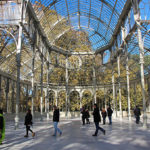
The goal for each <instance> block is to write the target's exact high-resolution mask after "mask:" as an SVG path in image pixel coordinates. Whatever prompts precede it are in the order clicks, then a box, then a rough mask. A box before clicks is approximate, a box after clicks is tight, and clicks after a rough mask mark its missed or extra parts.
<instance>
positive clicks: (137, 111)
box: [134, 106, 141, 124]
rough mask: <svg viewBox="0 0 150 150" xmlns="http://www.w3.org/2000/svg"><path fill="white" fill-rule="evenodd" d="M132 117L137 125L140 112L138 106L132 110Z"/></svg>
mask: <svg viewBox="0 0 150 150" xmlns="http://www.w3.org/2000/svg"><path fill="white" fill-rule="evenodd" d="M134 115H135V118H136V124H139V121H140V115H141V110H140V108H139V107H138V106H136V108H135V110H134Z"/></svg>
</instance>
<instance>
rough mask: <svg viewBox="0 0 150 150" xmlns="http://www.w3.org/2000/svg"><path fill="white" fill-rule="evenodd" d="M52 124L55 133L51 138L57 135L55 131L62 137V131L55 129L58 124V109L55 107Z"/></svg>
mask: <svg viewBox="0 0 150 150" xmlns="http://www.w3.org/2000/svg"><path fill="white" fill-rule="evenodd" d="M53 122H54V128H55V133H54V134H53V136H56V135H57V131H58V132H59V134H60V135H62V131H61V130H60V129H59V128H58V127H57V126H58V122H59V109H58V108H57V107H56V106H54V112H53Z"/></svg>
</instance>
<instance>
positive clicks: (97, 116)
mask: <svg viewBox="0 0 150 150" xmlns="http://www.w3.org/2000/svg"><path fill="white" fill-rule="evenodd" d="M93 117H94V123H95V127H96V131H95V134H93V136H97V134H98V130H101V131H102V132H103V134H104V135H105V130H104V129H103V128H101V127H100V126H99V122H101V117H100V113H99V108H98V107H97V104H94V111H93Z"/></svg>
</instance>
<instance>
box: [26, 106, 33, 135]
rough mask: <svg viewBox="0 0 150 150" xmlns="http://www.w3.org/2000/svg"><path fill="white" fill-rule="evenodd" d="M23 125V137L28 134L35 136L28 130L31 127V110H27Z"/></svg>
mask: <svg viewBox="0 0 150 150" xmlns="http://www.w3.org/2000/svg"><path fill="white" fill-rule="evenodd" d="M24 125H25V126H26V135H25V136H24V137H28V132H29V131H30V132H32V136H33V137H34V136H35V133H34V132H33V131H32V130H31V129H30V126H31V125H32V114H31V110H30V109H28V112H27V114H26V116H25V123H24Z"/></svg>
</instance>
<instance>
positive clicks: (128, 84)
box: [126, 56, 131, 121]
mask: <svg viewBox="0 0 150 150" xmlns="http://www.w3.org/2000/svg"><path fill="white" fill-rule="evenodd" d="M128 60H129V58H128V56H127V59H126V75H127V93H128V96H127V97H128V118H129V121H131V101H130V80H129V75H130V73H129V66H128Z"/></svg>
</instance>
